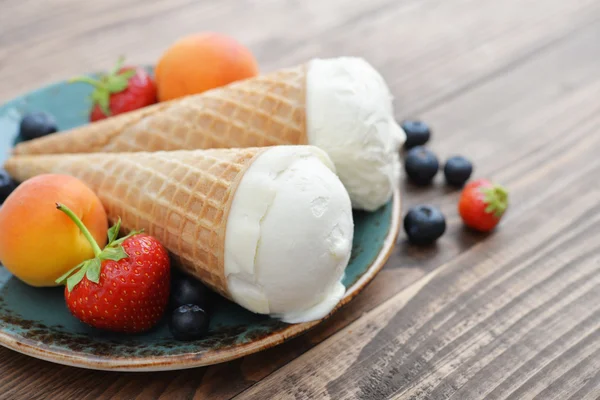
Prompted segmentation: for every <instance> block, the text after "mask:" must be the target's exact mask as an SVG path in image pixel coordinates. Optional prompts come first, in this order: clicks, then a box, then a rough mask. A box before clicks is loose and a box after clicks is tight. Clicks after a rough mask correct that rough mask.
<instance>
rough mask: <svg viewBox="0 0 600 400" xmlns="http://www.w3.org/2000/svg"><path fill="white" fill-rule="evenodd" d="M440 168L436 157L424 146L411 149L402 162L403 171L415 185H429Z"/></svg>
mask: <svg viewBox="0 0 600 400" xmlns="http://www.w3.org/2000/svg"><path fill="white" fill-rule="evenodd" d="M439 168H440V163H439V161H438V159H437V157H436V155H435V154H434V153H433V152H432V151H431V150H429V149H428V148H427V147H424V146H417V147H414V148H412V149H411V150H410V151H409V152H408V153H407V154H406V158H405V160H404V170H405V171H406V175H407V176H408V179H409V180H410V181H411V182H412V183H414V184H415V185H419V186H425V185H429V184H430V183H431V181H433V178H434V177H435V175H436V174H437V172H438V169H439Z"/></svg>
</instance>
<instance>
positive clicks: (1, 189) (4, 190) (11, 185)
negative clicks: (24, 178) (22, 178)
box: [0, 169, 17, 204]
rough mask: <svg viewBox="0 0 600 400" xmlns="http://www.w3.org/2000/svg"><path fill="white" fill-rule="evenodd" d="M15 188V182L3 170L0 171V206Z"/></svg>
mask: <svg viewBox="0 0 600 400" xmlns="http://www.w3.org/2000/svg"><path fill="white" fill-rule="evenodd" d="M16 188H17V182H15V180H14V179H13V178H12V177H11V176H10V175H9V174H8V172H6V171H5V170H3V169H0V204H2V203H4V202H5V201H6V198H7V197H8V196H10V194H11V193H12V192H13V191H14V190H15V189H16Z"/></svg>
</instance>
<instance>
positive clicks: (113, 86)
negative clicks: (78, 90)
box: [70, 58, 156, 122]
mask: <svg viewBox="0 0 600 400" xmlns="http://www.w3.org/2000/svg"><path fill="white" fill-rule="evenodd" d="M122 65H123V59H122V58H120V59H119V61H118V62H117V65H116V66H115V67H114V68H113V69H112V70H111V71H110V72H109V73H108V74H106V75H102V76H100V79H93V78H90V77H87V76H82V77H79V78H74V79H71V80H70V82H83V83H88V84H90V85H92V86H94V88H95V89H94V91H93V92H92V96H91V98H92V109H91V112H90V121H91V122H94V121H98V120H101V119H104V118H107V117H109V116H112V115H117V114H121V113H125V112H128V111H133V110H136V109H138V108H142V107H146V106H149V105H151V104H154V103H156V85H155V84H154V81H153V80H152V78H151V77H150V75H149V74H148V72H146V70H145V69H143V68H139V67H131V66H127V67H123V66H122Z"/></svg>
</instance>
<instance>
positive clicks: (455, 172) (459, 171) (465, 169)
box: [444, 156, 473, 187]
mask: <svg viewBox="0 0 600 400" xmlns="http://www.w3.org/2000/svg"><path fill="white" fill-rule="evenodd" d="M472 173H473V164H472V163H471V161H469V160H467V159H466V158H465V157H463V156H453V157H450V158H449V159H448V160H447V161H446V165H444V176H445V177H446V182H447V183H448V184H449V185H452V186H456V187H462V186H463V185H464V184H465V183H466V182H467V181H468V180H469V178H470V177H471V174H472Z"/></svg>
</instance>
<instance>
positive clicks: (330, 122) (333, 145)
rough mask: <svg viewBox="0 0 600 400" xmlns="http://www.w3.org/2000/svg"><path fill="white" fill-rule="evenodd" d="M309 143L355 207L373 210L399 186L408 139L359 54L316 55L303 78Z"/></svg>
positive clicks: (382, 86) (382, 87)
mask: <svg viewBox="0 0 600 400" xmlns="http://www.w3.org/2000/svg"><path fill="white" fill-rule="evenodd" d="M306 127H307V136H308V142H309V144H311V145H314V146H317V147H320V148H321V149H323V150H325V151H326V152H327V154H329V156H330V157H331V159H332V160H333V163H334V164H335V167H336V169H337V173H338V176H339V177H340V179H341V181H342V182H343V183H344V185H345V186H346V189H347V190H348V192H349V194H350V199H351V200H352V205H353V207H354V208H358V209H364V210H368V211H373V210H376V209H377V208H379V207H380V206H382V205H383V204H385V203H386V202H387V201H389V199H390V198H391V197H392V193H393V191H394V188H396V187H397V185H398V184H399V177H400V158H399V150H400V147H401V146H402V145H403V144H404V141H405V140H406V135H405V134H404V131H402V129H401V128H400V126H398V124H397V123H396V121H395V119H394V113H393V108H392V95H391V93H390V90H389V88H388V87H387V85H386V83H385V81H384V80H383V78H382V77H381V75H380V74H379V73H378V72H377V71H376V70H375V69H374V68H373V67H372V66H371V65H369V63H367V62H366V61H365V60H363V59H361V58H355V57H340V58H331V59H314V60H312V61H310V62H309V64H308V68H307V77H306Z"/></svg>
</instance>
